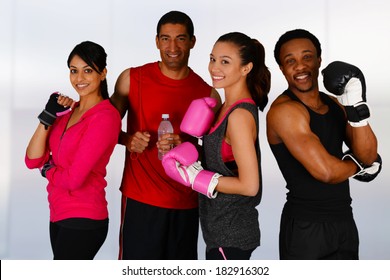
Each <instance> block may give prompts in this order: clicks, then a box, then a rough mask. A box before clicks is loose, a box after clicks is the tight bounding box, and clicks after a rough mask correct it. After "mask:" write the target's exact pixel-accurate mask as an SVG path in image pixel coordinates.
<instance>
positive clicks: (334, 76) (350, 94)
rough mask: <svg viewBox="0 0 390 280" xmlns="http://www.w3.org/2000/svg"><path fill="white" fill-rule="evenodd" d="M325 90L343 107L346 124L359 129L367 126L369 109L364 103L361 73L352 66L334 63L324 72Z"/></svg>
mask: <svg viewBox="0 0 390 280" xmlns="http://www.w3.org/2000/svg"><path fill="white" fill-rule="evenodd" d="M322 75H323V76H324V86H325V88H326V89H327V90H328V91H329V92H331V93H333V94H334V95H336V97H337V100H338V101H339V102H340V104H341V105H343V106H344V108H345V112H346V114H347V119H348V122H349V123H350V124H351V126H354V127H359V126H365V125H367V124H368V119H369V117H370V109H369V107H368V105H367V103H366V83H365V79H364V76H363V73H362V72H361V71H360V69H359V68H357V67H356V66H354V65H351V64H348V63H345V62H341V61H335V62H332V63H330V64H329V65H328V66H327V67H326V68H325V69H324V70H322Z"/></svg>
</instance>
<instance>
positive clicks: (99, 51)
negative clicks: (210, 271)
mask: <svg viewBox="0 0 390 280" xmlns="http://www.w3.org/2000/svg"><path fill="white" fill-rule="evenodd" d="M75 55H78V56H79V57H80V58H81V59H82V60H84V61H85V63H87V64H88V66H90V67H91V68H92V69H93V70H95V71H96V72H98V73H99V74H100V73H102V71H103V70H104V68H106V66H107V54H106V51H105V50H104V48H103V47H102V46H100V45H99V44H96V43H94V42H91V41H84V42H82V43H80V44H78V45H77V46H75V47H74V49H73V50H72V51H71V53H70V54H69V57H68V61H67V64H68V67H70V61H71V60H72V58H73V57H74V56H75ZM100 91H101V94H102V97H103V99H108V98H109V94H108V87H107V79H104V80H103V81H102V82H101V83H100Z"/></svg>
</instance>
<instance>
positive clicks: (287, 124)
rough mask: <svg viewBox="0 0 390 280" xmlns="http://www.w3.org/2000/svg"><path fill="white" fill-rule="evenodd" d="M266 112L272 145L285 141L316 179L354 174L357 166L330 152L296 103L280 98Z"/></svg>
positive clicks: (338, 178) (340, 178)
mask: <svg viewBox="0 0 390 280" xmlns="http://www.w3.org/2000/svg"><path fill="white" fill-rule="evenodd" d="M280 101H281V102H276V103H275V104H274V105H273V106H272V107H271V108H270V110H269V112H268V114H267V138H268V142H269V143H270V144H278V143H282V142H283V143H284V144H285V145H286V147H287V149H288V150H289V151H290V153H291V154H292V155H293V157H295V158H296V159H297V160H298V161H299V162H300V163H301V164H302V165H303V166H304V167H305V168H306V170H307V171H308V172H309V173H310V174H311V175H312V176H313V177H314V178H316V179H317V180H319V181H322V182H325V183H338V182H342V181H344V180H346V179H348V178H349V177H350V176H352V175H353V174H355V172H356V171H357V166H356V165H355V164H354V163H353V162H351V161H342V160H340V159H338V158H337V157H334V156H332V155H330V154H329V153H328V152H327V151H326V149H325V148H324V146H323V145H322V143H321V141H320V139H319V138H318V137H317V135H315V134H314V133H313V132H312V131H311V129H310V126H309V114H308V112H307V111H306V110H305V109H304V107H303V106H302V105H300V104H298V103H296V102H293V101H288V100H286V98H280Z"/></svg>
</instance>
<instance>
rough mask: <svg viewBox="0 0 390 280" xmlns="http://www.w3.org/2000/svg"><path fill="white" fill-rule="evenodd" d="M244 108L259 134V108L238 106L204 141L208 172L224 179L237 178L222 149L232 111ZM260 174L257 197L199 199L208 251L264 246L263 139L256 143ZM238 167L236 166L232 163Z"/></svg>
mask: <svg viewBox="0 0 390 280" xmlns="http://www.w3.org/2000/svg"><path fill="white" fill-rule="evenodd" d="M237 108H243V109H245V110H248V111H249V112H251V113H252V115H253V117H254V119H255V122H256V127H257V132H258V131H259V117H258V112H259V110H258V109H257V107H256V105H254V104H251V103H245V102H243V103H238V104H236V105H235V106H234V107H232V108H231V109H230V111H229V112H228V114H226V116H225V118H224V119H223V121H222V122H221V123H220V125H219V126H218V127H217V129H216V130H215V131H213V132H212V133H210V134H208V135H205V136H204V137H203V138H204V139H203V147H204V155H203V160H202V165H203V167H204V168H205V169H207V170H210V171H213V172H218V173H219V174H221V175H223V176H236V175H235V172H234V171H233V169H235V168H234V167H233V168H229V165H227V164H225V163H224V162H223V160H222V155H221V147H222V141H223V138H224V135H225V132H226V128H227V124H228V118H229V115H230V114H231V112H233V111H234V110H235V109H237ZM254 145H255V147H256V153H257V159H258V169H259V175H260V182H259V186H260V188H259V192H258V194H257V195H256V196H254V197H249V196H242V195H231V194H223V193H219V194H218V196H217V197H216V198H215V199H209V198H207V197H206V196H204V195H200V196H199V216H200V223H201V227H202V233H203V238H204V240H205V243H206V245H207V248H206V249H207V250H210V249H212V248H219V247H234V248H239V249H242V250H250V249H254V248H256V247H257V246H259V245H260V227H259V219H258V212H257V209H256V206H257V205H258V204H259V203H260V201H261V193H262V191H261V166H260V161H261V160H260V159H261V155H260V146H259V139H258V138H257V139H256V141H255V143H254ZM232 165H233V166H234V163H233V164H232Z"/></svg>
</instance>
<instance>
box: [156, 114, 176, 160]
mask: <svg viewBox="0 0 390 280" xmlns="http://www.w3.org/2000/svg"><path fill="white" fill-rule="evenodd" d="M167 133H173V126H172V124H171V122H170V121H169V114H162V120H161V122H160V125H159V126H158V131H157V134H158V139H160V137H161V136H162V135H163V134H167ZM163 155H164V154H163V153H161V152H160V151H158V158H159V159H160V160H161V159H162V157H163Z"/></svg>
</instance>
